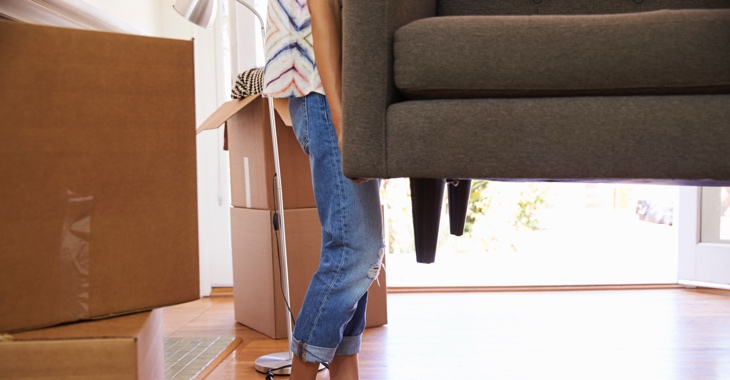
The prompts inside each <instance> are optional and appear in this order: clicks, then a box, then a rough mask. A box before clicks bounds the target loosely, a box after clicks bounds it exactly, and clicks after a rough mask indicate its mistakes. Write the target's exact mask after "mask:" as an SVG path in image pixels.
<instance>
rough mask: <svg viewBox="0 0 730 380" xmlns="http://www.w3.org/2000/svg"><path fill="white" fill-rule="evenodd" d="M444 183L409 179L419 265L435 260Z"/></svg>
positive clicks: (428, 179) (441, 180)
mask: <svg viewBox="0 0 730 380" xmlns="http://www.w3.org/2000/svg"><path fill="white" fill-rule="evenodd" d="M445 182H446V181H445V180H444V179H430V178H411V179H410V184H411V205H412V206H413V233H414V238H415V243H416V261H417V262H419V263H424V264H431V263H433V262H434V260H435V259H436V245H437V244H438V236H439V223H440V221H441V206H442V203H443V198H444V184H445Z"/></svg>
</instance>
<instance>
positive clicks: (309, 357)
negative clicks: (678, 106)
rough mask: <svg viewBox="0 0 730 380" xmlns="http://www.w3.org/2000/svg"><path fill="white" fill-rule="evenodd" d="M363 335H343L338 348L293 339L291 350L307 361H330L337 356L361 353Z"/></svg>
mask: <svg viewBox="0 0 730 380" xmlns="http://www.w3.org/2000/svg"><path fill="white" fill-rule="evenodd" d="M361 343H362V335H355V336H345V337H342V342H340V345H339V346H337V347H336V348H328V347H317V346H311V345H308V344H306V343H304V342H302V341H301V340H293V341H292V343H291V344H292V345H291V351H292V352H293V353H294V356H296V357H298V358H299V359H301V360H302V361H304V362H307V363H330V362H331V361H332V359H334V357H335V356H348V355H355V354H357V353H360V344H361Z"/></svg>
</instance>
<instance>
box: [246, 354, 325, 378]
mask: <svg viewBox="0 0 730 380" xmlns="http://www.w3.org/2000/svg"><path fill="white" fill-rule="evenodd" d="M290 355H291V353H290V352H288V351H287V352H277V353H274V354H268V355H264V356H260V357H259V358H258V359H256V361H255V362H254V368H256V371H258V372H261V373H267V372H269V371H271V370H273V371H271V372H272V373H273V374H274V375H289V374H291V359H290V358H291V356H290ZM282 367H283V368H282ZM323 369H324V365H323V364H320V365H319V371H321V370H323Z"/></svg>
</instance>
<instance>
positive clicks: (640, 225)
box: [382, 179, 679, 288]
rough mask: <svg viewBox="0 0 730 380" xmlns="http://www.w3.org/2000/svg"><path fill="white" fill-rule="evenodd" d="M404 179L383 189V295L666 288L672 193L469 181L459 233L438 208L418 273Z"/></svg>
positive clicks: (673, 235)
mask: <svg viewBox="0 0 730 380" xmlns="http://www.w3.org/2000/svg"><path fill="white" fill-rule="evenodd" d="M408 189H409V184H408V180H407V179H391V180H388V181H386V182H385V183H384V185H383V197H382V198H383V204H384V208H385V218H386V220H387V222H386V226H387V227H386V228H387V232H386V233H387V236H388V242H387V243H388V247H389V253H388V256H387V258H386V271H387V276H388V286H389V287H393V288H398V287H494V286H563V285H617V284H676V283H677V270H678V269H677V266H678V264H677V263H678V259H677V257H678V244H677V239H678V230H677V223H676V215H675V214H674V210H675V206H676V204H677V201H678V195H679V188H678V187H675V186H660V185H635V184H601V183H547V182H543V183H527V182H519V183H518V182H494V181H489V182H488V181H475V182H474V183H473V185H472V194H471V199H470V210H469V213H468V215H467V229H466V230H467V232H466V233H465V234H464V236H461V237H456V236H450V235H449V233H448V215H446V214H445V213H446V207H444V211H443V212H444V214H443V215H442V218H441V231H440V234H439V246H438V250H437V254H436V262H435V263H434V264H430V265H425V264H418V263H416V260H415V253H414V252H415V249H414V248H413V227H412V224H411V223H412V217H411V208H410V197H409V194H408V193H409V190H408Z"/></svg>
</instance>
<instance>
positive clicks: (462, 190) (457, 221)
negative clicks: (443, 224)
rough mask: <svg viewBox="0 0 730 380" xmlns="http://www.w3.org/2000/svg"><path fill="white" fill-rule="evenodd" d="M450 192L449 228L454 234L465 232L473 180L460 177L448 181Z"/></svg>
mask: <svg viewBox="0 0 730 380" xmlns="http://www.w3.org/2000/svg"><path fill="white" fill-rule="evenodd" d="M447 186H448V189H449V190H448V193H449V230H450V232H451V234H452V235H456V236H461V235H463V234H464V225H465V224H466V211H467V209H468V208H469V196H470V195H471V180H470V179H459V180H449V181H448V185H447Z"/></svg>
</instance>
